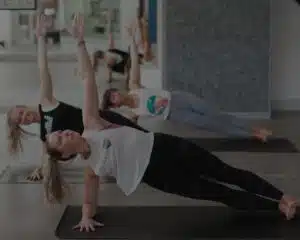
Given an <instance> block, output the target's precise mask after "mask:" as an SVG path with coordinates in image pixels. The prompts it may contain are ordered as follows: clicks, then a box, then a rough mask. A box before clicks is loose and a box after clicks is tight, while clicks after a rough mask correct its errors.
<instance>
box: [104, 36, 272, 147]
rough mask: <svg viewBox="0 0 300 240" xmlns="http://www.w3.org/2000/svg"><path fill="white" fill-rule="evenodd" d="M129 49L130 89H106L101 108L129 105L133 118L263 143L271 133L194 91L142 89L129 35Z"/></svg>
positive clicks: (135, 56) (138, 67) (134, 50)
mask: <svg viewBox="0 0 300 240" xmlns="http://www.w3.org/2000/svg"><path fill="white" fill-rule="evenodd" d="M129 34H130V31H129ZM130 49H131V51H130V54H131V56H130V58H131V69H130V74H129V76H130V78H129V88H130V91H129V92H128V93H123V92H121V91H119V90H118V89H115V88H111V89H108V90H107V91H106V92H105V93H104V94H103V100H102V108H103V109H109V108H120V107H122V106H123V107H128V108H129V109H130V110H131V111H132V112H133V113H134V114H135V115H136V117H140V116H146V117H156V118H161V119H163V120H166V119H168V120H170V121H174V122H179V123H184V124H189V125H191V126H194V127H197V128H201V129H205V130H209V131H213V132H216V133H220V134H225V135H232V136H237V137H254V138H257V139H259V140H261V141H263V142H265V141H266V140H267V138H268V137H269V136H270V135H271V131H269V130H267V129H264V128H261V127H255V126H251V125H250V124H248V123H247V122H246V121H245V120H243V119H240V118H237V117H235V116H232V115H229V114H225V113H222V112H221V111H220V110H219V109H217V108H215V107H214V106H211V105H210V104H208V103H207V102H205V100H204V99H202V98H199V97H197V96H196V95H194V94H191V93H187V92H182V91H171V92H170V91H166V90H162V89H150V88H144V87H143V86H142V85H141V83H140V80H141V73H140V66H139V58H138V52H137V46H136V43H135V39H134V37H133V36H132V35H131V47H130Z"/></svg>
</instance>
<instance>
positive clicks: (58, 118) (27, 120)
mask: <svg viewBox="0 0 300 240" xmlns="http://www.w3.org/2000/svg"><path fill="white" fill-rule="evenodd" d="M44 25H45V19H44V17H43V16H39V17H38V21H37V39H38V64H39V71H40V72H39V74H40V80H41V90H40V91H41V99H40V104H39V105H38V106H36V107H31V106H24V105H18V106H14V107H12V108H11V109H10V110H9V111H8V113H7V125H8V130H9V131H8V132H9V133H8V140H9V151H10V153H11V154H14V153H17V152H18V151H19V150H22V137H23V136H24V135H26V134H29V135H33V134H31V133H28V132H26V131H24V130H23V129H22V128H21V125H30V124H33V123H39V124H40V134H39V135H40V136H39V137H40V139H41V140H42V141H43V142H44V141H45V135H46V134H47V133H50V132H53V131H58V130H65V129H70V130H73V131H76V132H78V133H80V134H81V133H82V132H83V123H82V110H81V109H80V108H77V107H74V106H72V105H69V104H66V103H64V102H60V101H58V100H57V99H56V98H55V97H54V94H53V87H52V80H51V74H50V71H49V69H48V62H47V50H46V44H45V34H44V33H45V31H44ZM99 115H100V116H101V117H102V118H104V119H106V120H107V121H109V122H111V123H115V124H119V125H126V126H130V127H133V128H137V129H139V130H141V131H147V130H145V129H143V128H142V127H140V126H138V125H137V124H135V123H134V122H133V121H131V120H129V119H127V118H125V117H123V116H122V115H120V114H118V113H115V112H112V111H101V110H99ZM41 178H42V173H41V168H38V169H37V170H35V171H34V172H33V174H32V175H30V176H29V180H40V179H41Z"/></svg>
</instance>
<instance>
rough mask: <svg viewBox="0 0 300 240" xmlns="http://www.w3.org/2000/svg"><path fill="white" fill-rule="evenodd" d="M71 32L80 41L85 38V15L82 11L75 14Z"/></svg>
mask: <svg viewBox="0 0 300 240" xmlns="http://www.w3.org/2000/svg"><path fill="white" fill-rule="evenodd" d="M69 32H70V34H71V35H72V36H73V37H74V38H75V39H76V40H77V41H78V42H80V41H83V39H84V16H83V15H82V14H80V13H77V14H75V15H74V18H73V23H72V26H71V28H70V30H69Z"/></svg>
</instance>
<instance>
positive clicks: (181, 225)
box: [55, 206, 300, 240]
mask: <svg viewBox="0 0 300 240" xmlns="http://www.w3.org/2000/svg"><path fill="white" fill-rule="evenodd" d="M98 213H99V215H97V216H96V217H95V219H96V220H99V221H101V222H102V223H103V224H104V225H105V226H104V227H103V228H98V229H97V230H96V231H95V232H89V233H87V232H80V231H78V230H77V231H76V230H73V229H72V227H73V226H74V225H76V224H77V223H78V222H79V220H80V219H81V207H80V206H68V207H67V208H66V210H65V212H64V214H63V216H62V218H61V220H60V222H59V224H58V227H57V229H56V231H55V235H56V236H57V237H58V238H60V239H137V240H141V239H203V238H204V239H207V238H221V239H222V238H226V239H238V238H241V239H244V238H247V239H248V238H251V239H252V238H255V239H258V238H260V239H274V238H276V239H278V238H283V237H284V239H285V240H287V239H295V240H296V239H297V240H298V239H299V236H300V222H299V220H298V219H294V220H291V221H286V220H285V219H284V218H283V216H282V215H280V213H279V212H278V211H274V212H267V211H265V212H263V211H261V212H236V211H233V210H232V209H230V208H227V207H219V206H218V207H216V206H202V207H192V206H190V207H184V206H183V207H99V209H98Z"/></svg>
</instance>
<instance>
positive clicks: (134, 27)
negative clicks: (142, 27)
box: [125, 22, 137, 38]
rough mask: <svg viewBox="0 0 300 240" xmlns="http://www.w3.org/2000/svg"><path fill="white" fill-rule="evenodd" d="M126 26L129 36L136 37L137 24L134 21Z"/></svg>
mask: <svg viewBox="0 0 300 240" xmlns="http://www.w3.org/2000/svg"><path fill="white" fill-rule="evenodd" d="M125 28H126V31H127V34H128V37H130V38H134V37H135V35H136V30H137V24H136V23H135V22H134V23H132V24H130V25H129V26H126V27H125Z"/></svg>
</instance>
